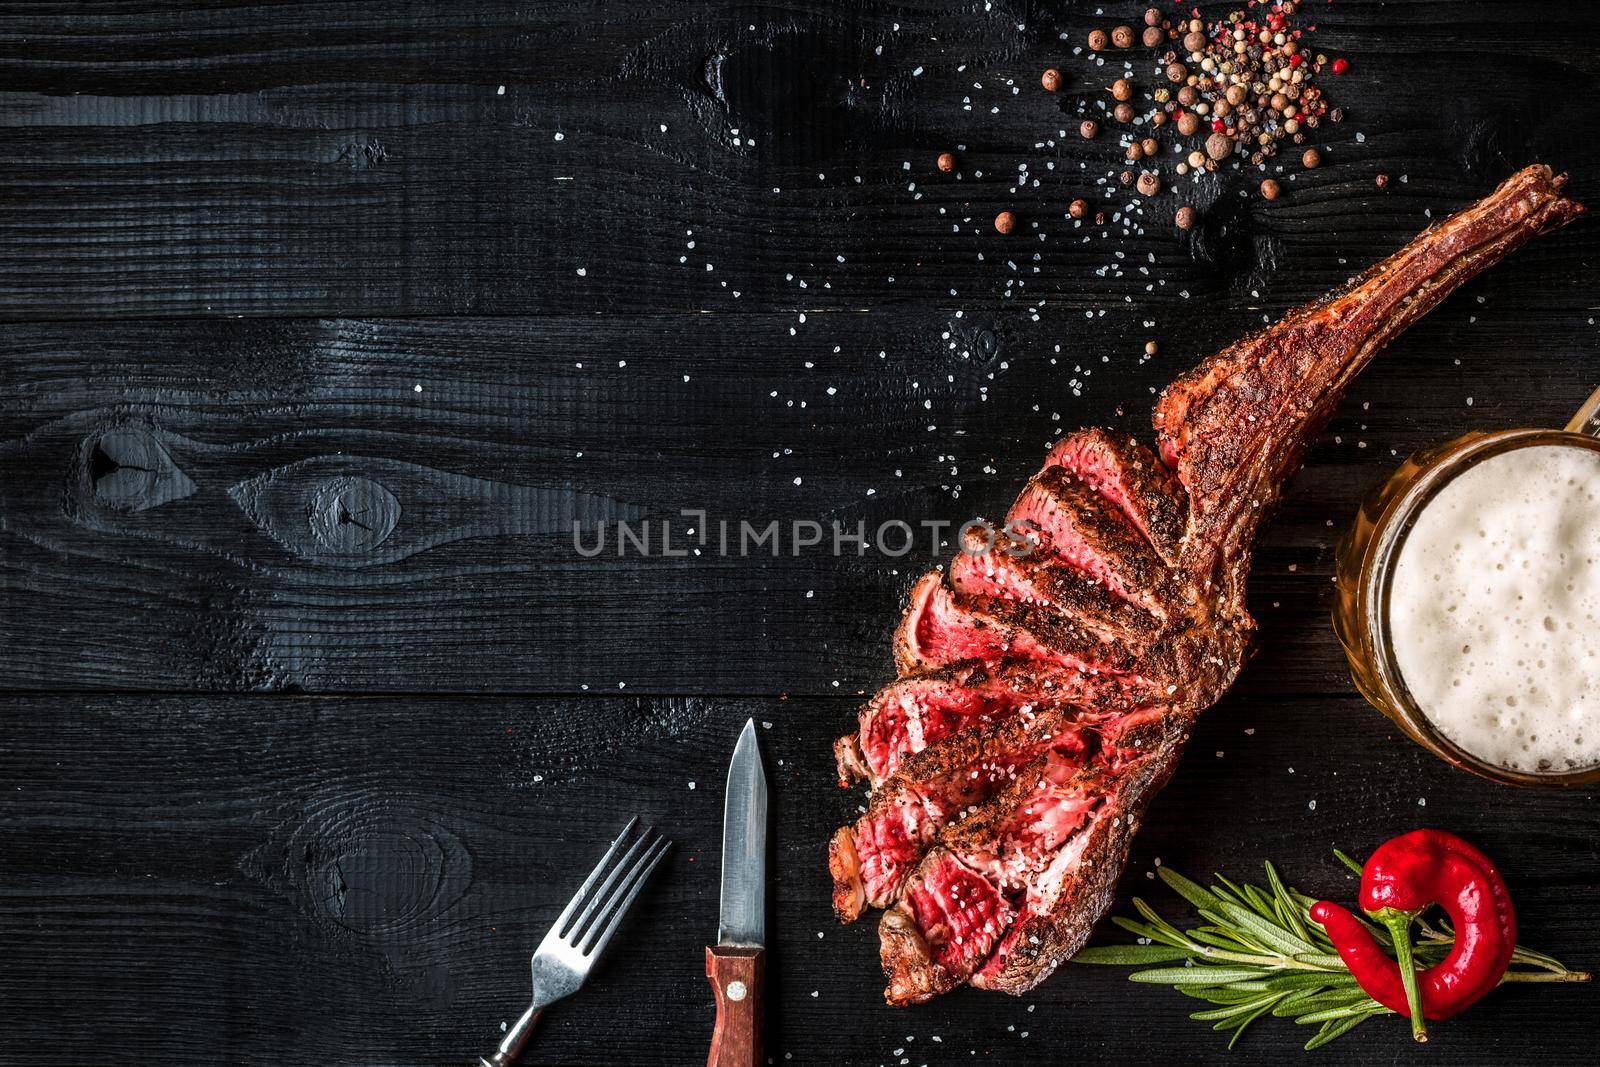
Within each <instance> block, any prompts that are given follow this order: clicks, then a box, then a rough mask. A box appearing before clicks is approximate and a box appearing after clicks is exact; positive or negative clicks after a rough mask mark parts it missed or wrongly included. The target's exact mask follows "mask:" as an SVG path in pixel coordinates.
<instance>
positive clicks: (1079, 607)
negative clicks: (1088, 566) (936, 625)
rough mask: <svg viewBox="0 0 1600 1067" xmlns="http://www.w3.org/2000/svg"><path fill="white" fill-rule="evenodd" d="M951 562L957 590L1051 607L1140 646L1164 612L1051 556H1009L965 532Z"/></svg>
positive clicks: (1155, 629)
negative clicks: (1118, 593)
mask: <svg viewBox="0 0 1600 1067" xmlns="http://www.w3.org/2000/svg"><path fill="white" fill-rule="evenodd" d="M961 549H962V550H961V551H960V552H958V553H956V555H955V557H954V558H953V559H952V560H951V561H950V584H951V586H952V587H954V588H955V590H956V591H957V592H958V593H964V594H967V595H969V596H987V597H994V598H998V599H1002V600H1010V601H1014V602H1016V603H1019V604H1026V605H1028V606H1031V607H1039V608H1051V609H1053V610H1055V611H1058V612H1060V613H1061V614H1063V615H1066V616H1068V617H1069V618H1071V619H1072V620H1073V621H1075V622H1077V623H1078V624H1079V625H1081V626H1082V627H1083V628H1084V629H1086V630H1093V631H1094V632H1095V633H1098V634H1100V635H1101V636H1102V637H1106V638H1109V639H1113V640H1117V641H1121V642H1123V643H1124V644H1126V645H1127V646H1128V647H1129V648H1130V649H1136V648H1142V647H1143V646H1144V645H1147V644H1149V642H1150V641H1151V640H1152V639H1153V638H1154V637H1155V635H1156V634H1157V633H1158V632H1159V631H1160V628H1161V622H1162V618H1163V617H1162V616H1161V615H1157V614H1153V613H1151V612H1149V611H1146V610H1144V609H1143V608H1141V607H1139V606H1137V605H1135V604H1131V603H1129V602H1128V601H1126V600H1124V599H1122V598H1120V597H1116V596H1113V595H1112V594H1111V593H1110V592H1109V591H1108V590H1107V589H1106V587H1105V586H1104V585H1103V584H1102V583H1100V582H1097V581H1095V580H1094V579H1093V578H1091V577H1089V576H1088V575H1087V574H1085V573H1084V572H1083V571H1081V570H1079V569H1078V568H1076V567H1073V566H1071V565H1069V564H1067V563H1065V562H1063V561H1062V560H1061V559H1059V558H1057V557H1056V556H1054V555H1053V554H1050V553H1045V552H1039V551H1034V552H1029V553H1027V554H1025V555H1023V554H1012V553H1009V552H1007V551H1004V550H1002V549H998V548H993V547H991V546H990V545H989V542H988V541H987V540H986V539H985V537H984V535H983V534H981V533H979V532H978V531H976V530H968V531H967V532H966V534H965V535H964V536H963V539H962V544H961Z"/></svg>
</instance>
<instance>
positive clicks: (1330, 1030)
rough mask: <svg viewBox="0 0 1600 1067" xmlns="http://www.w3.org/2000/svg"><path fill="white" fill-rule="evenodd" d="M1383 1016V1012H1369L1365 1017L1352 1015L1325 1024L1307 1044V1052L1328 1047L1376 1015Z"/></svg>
mask: <svg viewBox="0 0 1600 1067" xmlns="http://www.w3.org/2000/svg"><path fill="white" fill-rule="evenodd" d="M1387 1010H1388V1009H1384V1011H1387ZM1382 1014H1384V1012H1383V1011H1369V1012H1367V1013H1366V1014H1365V1015H1352V1016H1350V1018H1348V1019H1339V1020H1337V1021H1335V1022H1328V1023H1324V1024H1323V1026H1322V1029H1321V1030H1318V1031H1317V1033H1316V1036H1314V1037H1313V1038H1312V1039H1311V1040H1310V1041H1307V1042H1306V1051H1307V1052H1315V1051H1316V1050H1317V1049H1319V1048H1321V1047H1322V1046H1323V1045H1326V1044H1328V1043H1329V1042H1331V1041H1336V1040H1338V1039H1339V1038H1341V1037H1343V1036H1344V1035H1345V1034H1348V1033H1349V1032H1350V1031H1352V1030H1354V1029H1355V1028H1356V1027H1358V1026H1360V1025H1361V1024H1362V1023H1364V1022H1366V1021H1367V1020H1368V1019H1370V1018H1372V1017H1373V1016H1374V1015H1382Z"/></svg>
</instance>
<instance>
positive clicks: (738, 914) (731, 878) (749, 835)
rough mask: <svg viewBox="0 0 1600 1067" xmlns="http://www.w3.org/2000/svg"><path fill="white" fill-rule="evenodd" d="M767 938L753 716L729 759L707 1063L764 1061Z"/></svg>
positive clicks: (763, 818)
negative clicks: (714, 1017) (713, 1024)
mask: <svg viewBox="0 0 1600 1067" xmlns="http://www.w3.org/2000/svg"><path fill="white" fill-rule="evenodd" d="M766 940H767V775H766V771H765V770H763V769H762V766H761V748H760V746H759V745H758V744H757V743H756V723H755V720H754V719H751V720H749V721H747V722H746V723H745V724H744V730H743V731H742V732H740V734H739V742H738V744H736V745H735V746H734V749H733V759H732V761H731V762H730V763H729V764H728V790H727V795H726V796H725V797H724V799H723V807H722V910H721V915H720V918H719V920H718V924H717V943H716V944H715V945H712V946H710V947H708V948H707V949H706V977H707V978H709V979H710V980H711V989H712V992H713V993H714V995H715V997H716V1004H717V1022H716V1027H715V1028H714V1029H713V1031H712V1034H711V1053H710V1055H709V1056H708V1057H707V1058H706V1064H707V1067H756V1065H758V1064H760V1063H761V1062H762V1060H761V1026H762V1021H763V1009H762V996H761V994H762V988H761V987H762V981H763V978H764V977H765V971H766V952H765V945H766Z"/></svg>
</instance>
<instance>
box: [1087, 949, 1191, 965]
mask: <svg viewBox="0 0 1600 1067" xmlns="http://www.w3.org/2000/svg"><path fill="white" fill-rule="evenodd" d="M1190 955H1191V953H1190V951H1189V950H1188V949H1186V948H1180V947H1178V946H1176V945H1093V946H1091V947H1089V948H1085V949H1079V950H1078V954H1077V955H1076V956H1074V957H1072V962H1073V963H1103V964H1111V965H1114V966H1121V967H1139V966H1143V965H1144V964H1147V963H1171V962H1174V961H1176V960H1183V959H1188V958H1189V956H1190Z"/></svg>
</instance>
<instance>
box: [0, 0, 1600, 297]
mask: <svg viewBox="0 0 1600 1067" xmlns="http://www.w3.org/2000/svg"><path fill="white" fill-rule="evenodd" d="M1317 20H1318V22H1319V23H1320V24H1321V27H1320V30H1319V44H1320V46H1322V47H1326V48H1328V49H1330V50H1332V51H1334V52H1341V51H1350V52H1352V53H1354V54H1355V59H1356V63H1355V66H1354V68H1353V70H1352V73H1351V74H1350V75H1347V76H1345V77H1343V78H1330V79H1328V82H1329V84H1328V90H1329V92H1330V94H1332V95H1333V97H1334V99H1335V102H1337V103H1340V104H1342V105H1344V106H1345V107H1346V110H1347V111H1348V112H1349V114H1350V120H1349V121H1347V122H1345V123H1343V124H1340V125H1337V126H1335V125H1331V124H1328V125H1325V126H1324V127H1323V128H1321V129H1319V130H1317V131H1316V136H1315V137H1314V139H1313V140H1312V142H1311V143H1314V144H1316V145H1318V146H1319V147H1320V148H1321V149H1322V150H1323V154H1324V156H1325V158H1326V163H1325V165H1324V166H1323V167H1322V168H1321V169H1320V170H1317V171H1315V172H1309V173H1301V174H1295V175H1294V176H1293V178H1292V180H1291V181H1290V182H1289V183H1288V186H1287V187H1288V189H1289V193H1288V195H1287V196H1286V197H1285V198H1284V199H1282V200H1280V201H1278V202H1277V203H1275V204H1272V205H1267V204H1265V203H1264V202H1262V201H1261V200H1260V199H1259V198H1256V197H1254V196H1253V195H1251V194H1252V192H1253V190H1254V187H1255V185H1256V183H1257V182H1259V180H1260V178H1261V175H1260V174H1259V173H1257V172H1256V171H1254V170H1253V169H1247V170H1244V171H1231V170H1230V171H1226V172H1224V173H1223V174H1222V175H1221V176H1220V177H1218V178H1207V179H1204V180H1201V181H1194V180H1192V179H1187V178H1180V177H1179V176H1177V175H1176V173H1175V172H1174V170H1173V168H1174V167H1175V165H1176V163H1177V162H1178V160H1179V159H1180V153H1178V152H1177V151H1176V148H1177V146H1174V154H1173V155H1171V156H1169V157H1167V162H1164V163H1163V164H1162V167H1161V169H1162V170H1163V172H1164V173H1165V176H1166V179H1167V185H1168V191H1167V192H1165V193H1163V194H1161V195H1160V196H1159V197H1156V198H1155V199H1154V200H1153V201H1152V202H1151V203H1149V204H1143V203H1140V204H1137V205H1134V204H1133V203H1132V201H1133V200H1135V199H1137V198H1130V197H1129V196H1128V195H1126V194H1125V193H1124V191H1123V189H1122V187H1121V186H1120V185H1119V184H1118V183H1117V175H1118V174H1119V172H1121V171H1122V170H1123V169H1124V166H1125V165H1124V163H1123V162H1122V159H1121V149H1120V147H1119V145H1118V137H1117V136H1116V135H1114V134H1113V133H1107V134H1105V135H1103V136H1101V137H1100V138H1099V139H1097V140H1095V141H1092V142H1086V141H1083V140H1082V139H1081V138H1079V137H1078V135H1077V133H1076V128H1077V125H1078V123H1079V121H1080V119H1081V118H1082V117H1084V116H1085V115H1093V116H1100V115H1102V114H1103V112H1104V110H1105V107H1106V93H1105V92H1104V91H1103V90H1104V87H1105V83H1106V82H1107V81H1108V80H1109V79H1110V78H1111V77H1113V76H1114V75H1115V74H1117V73H1121V72H1122V63H1123V62H1124V61H1127V62H1131V63H1132V64H1133V68H1132V73H1133V74H1134V76H1135V78H1136V79H1137V80H1139V81H1141V82H1143V83H1145V85H1146V87H1147V88H1149V87H1151V86H1154V85H1155V84H1157V82H1156V77H1157V76H1156V74H1155V73H1154V71H1155V62H1154V59H1153V57H1152V55H1151V54H1150V53H1148V52H1146V51H1144V50H1143V49H1138V50H1135V51H1133V52H1129V53H1126V54H1118V55H1113V56H1110V57H1107V58H1106V59H1105V60H1104V61H1103V63H1102V62H1101V61H1097V60H1096V59H1094V58H1091V57H1090V56H1089V55H1087V54H1083V53H1082V49H1081V43H1082V41H1083V39H1084V35H1085V33H1086V31H1087V30H1088V28H1089V27H1090V25H1092V24H1095V23H1098V22H1103V21H1104V18H1096V17H1095V16H1094V15H1093V13H1092V11H1090V10H1087V9H1079V8H1076V7H1074V8H1071V9H1064V8H1059V7H1058V8H1046V9H1038V10H1030V9H1028V8H1027V7H1022V8H1018V7H1017V6H1015V5H1005V4H994V5H991V4H978V3H969V4H960V5H942V4H911V5H906V4H893V5H890V4H882V3H873V4H866V5H856V6H852V7H850V8H849V9H848V10H845V9H841V8H839V7H838V6H837V5H828V4H821V3H817V2H814V0H803V2H799V3H796V4H791V5H787V6H785V7H784V8H783V9H782V10H778V9H773V10H771V11H745V10H743V9H732V8H730V9H725V10H713V9H709V8H708V6H707V5H704V4H701V3H695V2H689V0H677V2H668V3H660V4H649V5H642V4H618V3H615V2H611V3H599V2H594V0H590V2H577V0H574V2H571V3H566V4H560V5H550V4H541V5H531V6H530V5H526V4H517V3H513V2H510V0H498V2H493V3H475V4H471V5H437V4H423V3H396V4H386V5H384V6H383V7H382V8H381V9H378V8H374V7H373V6H372V5H370V4H366V3H360V2H350V0H343V2H334V3H315V4H312V3H287V4H271V5H266V4H251V3H238V4H227V5H200V6H199V7H198V8H197V9H195V10H190V11H184V12H182V13H179V12H177V11H175V10H174V9H172V8H171V7H170V6H169V5H161V4H148V3H127V4H119V5H117V6H116V8H115V9H114V11H98V12H96V13H95V14H93V15H85V14H83V13H82V12H80V11H79V10H78V9H77V8H74V7H66V8H63V7H61V6H59V5H38V4H35V5H24V6H23V7H21V8H13V9H8V10H7V11H6V12H4V13H3V14H0V86H3V87H4V91H3V92H0V126H3V127H4V128H5V130H6V149H7V150H6V153H5V160H4V162H3V163H0V308H3V309H4V316H5V317H6V318H8V319H18V318H25V317H26V318H66V317H77V316H85V315H105V314H118V315H128V314H140V315H235V314H248V315H283V314H291V315H294V314H299V315H307V314H310V315H318V314H337V315H380V314H381V315H415V314H464V313H471V314H493V315H501V314H531V313H549V312H556V313H581V312H590V311H613V312H615V311H630V312H643V313H653V312H656V311H662V310H671V311H684V310H697V311H699V310H709V311H734V312H738V311H744V310H752V311H763V310H773V309H794V310H799V309H807V308H810V309H823V308H833V309H854V308H861V307H870V306H877V305H880V304H883V303H886V302H888V303H895V302H901V301H911V300H916V301H922V302H926V303H934V304H939V305H944V306H971V307H977V306H994V305H997V304H999V305H1004V304H1005V303H1007V302H1010V301H1014V302H1017V303H1024V302H1034V301H1039V300H1044V301H1048V302H1049V303H1050V304H1053V305H1063V304H1064V305H1067V306H1073V307H1080V308H1099V307H1102V306H1108V305H1117V304H1122V303H1124V302H1125V301H1130V300H1131V301H1136V302H1137V303H1138V304H1139V306H1140V307H1142V308H1145V309H1151V308H1163V309H1164V308H1168V307H1172V306H1176V305H1180V304H1181V303H1183V301H1184V299H1185V298H1184V296H1183V295H1181V294H1185V293H1187V294H1190V295H1192V296H1194V297H1196V298H1199V297H1204V298H1207V299H1208V300H1210V301H1228V302H1232V303H1235V304H1244V303H1247V302H1249V301H1250V300H1252V299H1253V297H1252V296H1251V295H1250V294H1251V293H1252V292H1266V293H1268V294H1269V296H1270V298H1276V299H1281V300H1284V301H1286V302H1297V301H1302V300H1305V299H1309V298H1311V297H1314V296H1316V295H1317V294H1319V293H1320V292H1322V291H1324V290H1326V289H1327V288H1329V287H1331V286H1333V285H1334V284H1336V283H1337V282H1338V281H1339V280H1340V279H1341V278H1343V277H1344V276H1345V275H1346V274H1347V273H1349V272H1350V271H1351V270H1353V269H1355V267H1357V266H1359V265H1362V264H1365V263H1367V262H1370V261H1372V260H1374V259H1376V258H1378V257H1379V256H1381V255H1382V254H1385V253H1387V252H1389V251H1391V250H1393V249H1394V248H1396V247H1398V246H1399V245H1400V244H1401V243H1402V242H1403V241H1404V240H1405V239H1406V238H1408V237H1409V236H1410V235H1411V234H1413V233H1414V232H1415V231H1416V230H1418V229H1420V228H1421V227H1422V226H1424V225H1426V223H1427V222H1428V220H1429V218H1430V217H1433V218H1436V217H1438V216H1439V215H1440V214H1441V213H1443V212H1445V211H1448V210H1451V209H1453V208H1455V207H1458V206H1460V205H1461V204H1463V203H1464V202H1466V201H1467V200H1469V199H1471V198H1473V197H1475V196H1478V195H1481V194H1482V193H1483V192H1484V191H1486V190H1487V189H1488V188H1489V187H1490V186H1491V185H1492V184H1493V183H1494V182H1495V181H1496V180H1498V179H1499V178H1500V177H1503V176H1504V175H1505V174H1506V173H1507V172H1508V171H1509V170H1511V169H1512V168H1514V167H1515V166H1518V165H1521V164H1524V163H1527V162H1530V161H1533V160H1544V161H1547V162H1549V163H1551V164H1553V165H1556V166H1558V167H1562V168H1570V169H1571V170H1573V172H1574V173H1575V174H1577V175H1578V177H1579V179H1580V183H1579V184H1580V187H1581V186H1583V185H1588V184H1592V183H1593V179H1594V178H1595V176H1596V174H1597V169H1596V163H1597V156H1596V152H1597V149H1596V146H1595V145H1594V144H1593V143H1592V139H1590V138H1585V137H1580V136H1574V135H1573V131H1574V130H1575V129H1582V128H1583V126H1584V123H1585V121H1586V120H1587V109H1586V104H1585V102H1586V101H1587V100H1588V99H1589V98H1590V97H1591V96H1592V95H1593V93H1594V90H1595V79H1596V74H1597V65H1596V58H1595V55H1594V53H1593V50H1592V49H1589V48H1585V47H1580V46H1578V44H1577V43H1578V42H1582V41H1584V40H1586V39H1587V37H1588V30H1589V25H1588V20H1587V19H1586V18H1585V16H1584V14H1583V13H1582V12H1581V11H1580V10H1579V9H1577V8H1575V7H1573V6H1572V5H1570V4H1563V3H1559V2H1557V0H1543V2H1539V3H1526V4H1522V5H1519V8H1518V22H1519V24H1521V25H1524V26H1537V27H1539V30H1538V32H1537V33H1528V34H1519V35H1517V36H1516V38H1515V39H1514V40H1509V39H1507V38H1506V36H1505V35H1504V34H1497V33H1496V32H1495V30H1496V29H1498V28H1499V27H1500V26H1501V25H1502V24H1503V17H1502V15H1501V14H1500V13H1499V12H1498V9H1497V8H1494V7H1492V6H1489V5H1485V4H1482V3H1476V4H1460V3H1448V4H1446V3H1437V2H1436V3H1422V4H1409V5H1395V4H1386V3H1379V2H1375V0H1372V2H1360V3H1358V2H1348V0H1346V2H1342V3H1340V4H1337V5H1329V6H1327V7H1326V9H1325V10H1319V11H1318V12H1317ZM1488 41H1492V42H1493V45H1492V47H1491V46H1486V43H1485V42H1488ZM1051 65H1055V66H1058V67H1060V68H1061V69H1062V70H1063V71H1064V72H1065V74H1066V76H1067V81H1068V84H1067V90H1066V91H1064V92H1062V93H1058V94H1047V93H1045V92H1044V91H1043V90H1042V89H1040V88H1039V86H1038V78H1039V72H1040V71H1041V70H1042V69H1043V68H1044V67H1046V66H1051ZM1464 71H1470V72H1471V75H1470V77H1464V76H1463V72H1464ZM1444 85H1448V86H1449V87H1450V88H1449V94H1448V101H1447V103H1448V106H1446V101H1445V100H1443V99H1441V98H1440V96H1439V94H1438V93H1436V92H1431V91H1424V90H1422V89H1421V88H1420V87H1424V86H1444ZM502 90H503V91H502ZM1183 147H1184V149H1185V150H1187V149H1188V148H1191V147H1193V146H1191V145H1186V146H1183ZM944 150H955V151H957V152H958V153H959V155H960V157H961V167H960V169H959V172H958V173H957V174H955V175H941V174H939V173H938V172H937V171H936V170H935V168H934V166H933V161H934V159H935V157H936V156H937V155H938V153H939V152H941V151H944ZM1274 166H1276V164H1274ZM1296 169H1297V168H1295V167H1292V166H1291V167H1288V168H1286V170H1285V172H1284V173H1285V174H1286V175H1287V174H1293V172H1294V171H1295V170H1296ZM1379 172H1386V173H1389V174H1391V175H1393V176H1394V178H1395V181H1394V182H1393V183H1392V184H1391V186H1390V188H1389V191H1388V192H1387V193H1386V194H1379V192H1378V191H1377V190H1376V189H1375V188H1374V186H1373V178H1374V175H1376V174H1377V173H1379ZM1274 173H1276V171H1274ZM1078 196H1088V197H1090V198H1091V199H1092V200H1094V201H1095V202H1096V203H1097V204H1103V205H1112V206H1113V207H1114V208H1120V209H1122V210H1123V211H1125V212H1126V213H1127V219H1126V220H1125V221H1126V224H1124V222H1122V221H1117V220H1115V219H1114V220H1113V221H1112V222H1111V223H1110V224H1109V225H1108V226H1107V227H1105V228H1098V227H1094V226H1092V225H1086V226H1078V225H1075V224H1073V223H1072V222H1071V220H1069V219H1068V218H1067V217H1066V216H1065V208H1066V205H1067V203H1068V202H1069V201H1071V200H1072V199H1074V198H1075V197H1078ZM1181 203H1192V204H1195V205H1197V206H1200V207H1201V208H1203V209H1205V220H1206V221H1205V224H1204V225H1203V227H1202V228H1201V229H1200V230H1197V231H1196V232H1195V233H1194V234H1193V235H1191V236H1188V237H1185V236H1183V235H1180V234H1178V233H1176V232H1175V231H1174V229H1173V227H1172V225H1171V219H1172V216H1173V212H1174V211H1175V209H1176V208H1177V206H1179V205H1180V204H1181ZM1001 209H1010V210H1013V211H1016V212H1017V213H1018V214H1019V215H1020V217H1021V218H1022V220H1023V221H1022V226H1021V227H1020V228H1019V231H1018V233H1017V234H1016V235H1015V236H1013V237H1012V238H1009V239H1006V238H1001V237H1000V236H999V235H997V234H996V233H995V232H994V231H993V228H992V226H991V225H990V222H991V220H992V219H993V218H994V215H995V213H996V212H997V211H999V210H1001ZM1103 231H1104V233H1103ZM1107 234H1109V236H1107ZM1597 240H1600V238H1597V237H1596V231H1595V230H1594V228H1592V227H1586V228H1584V229H1583V230H1582V231H1581V232H1580V233H1578V234H1576V235H1574V236H1571V237H1569V238H1567V239H1566V240H1564V241H1563V242H1561V243H1551V244H1548V245H1546V246H1544V247H1543V248H1542V249H1541V251H1539V252H1537V253H1535V255H1536V256H1537V257H1538V259H1537V262H1539V263H1540V264H1542V265H1543V267H1544V269H1543V270H1542V271H1539V272H1537V273H1529V272H1524V273H1521V274H1519V275H1517V276H1516V277H1514V278H1512V279H1508V280H1507V281H1505V282H1504V283H1502V284H1503V285H1504V286H1506V289H1505V290H1504V291H1506V292H1508V293H1512V294H1515V296H1516V298H1517V299H1518V300H1521V301H1526V302H1530V303H1531V302H1538V303H1540V304H1542V305H1543V306H1550V307H1562V308H1575V307H1584V306H1587V305H1588V304H1590V303H1592V300H1591V297H1590V295H1589V293H1588V291H1587V289H1586V288H1585V287H1584V285H1583V281H1582V279H1583V276H1584V270H1583V269H1582V268H1583V266H1584V264H1586V263H1588V262H1591V261H1592V260H1593V259H1594V255H1595V251H1596V241H1597ZM1145 269H1148V270H1149V273H1148V275H1146V274H1145V273H1144V270H1145Z"/></svg>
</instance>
